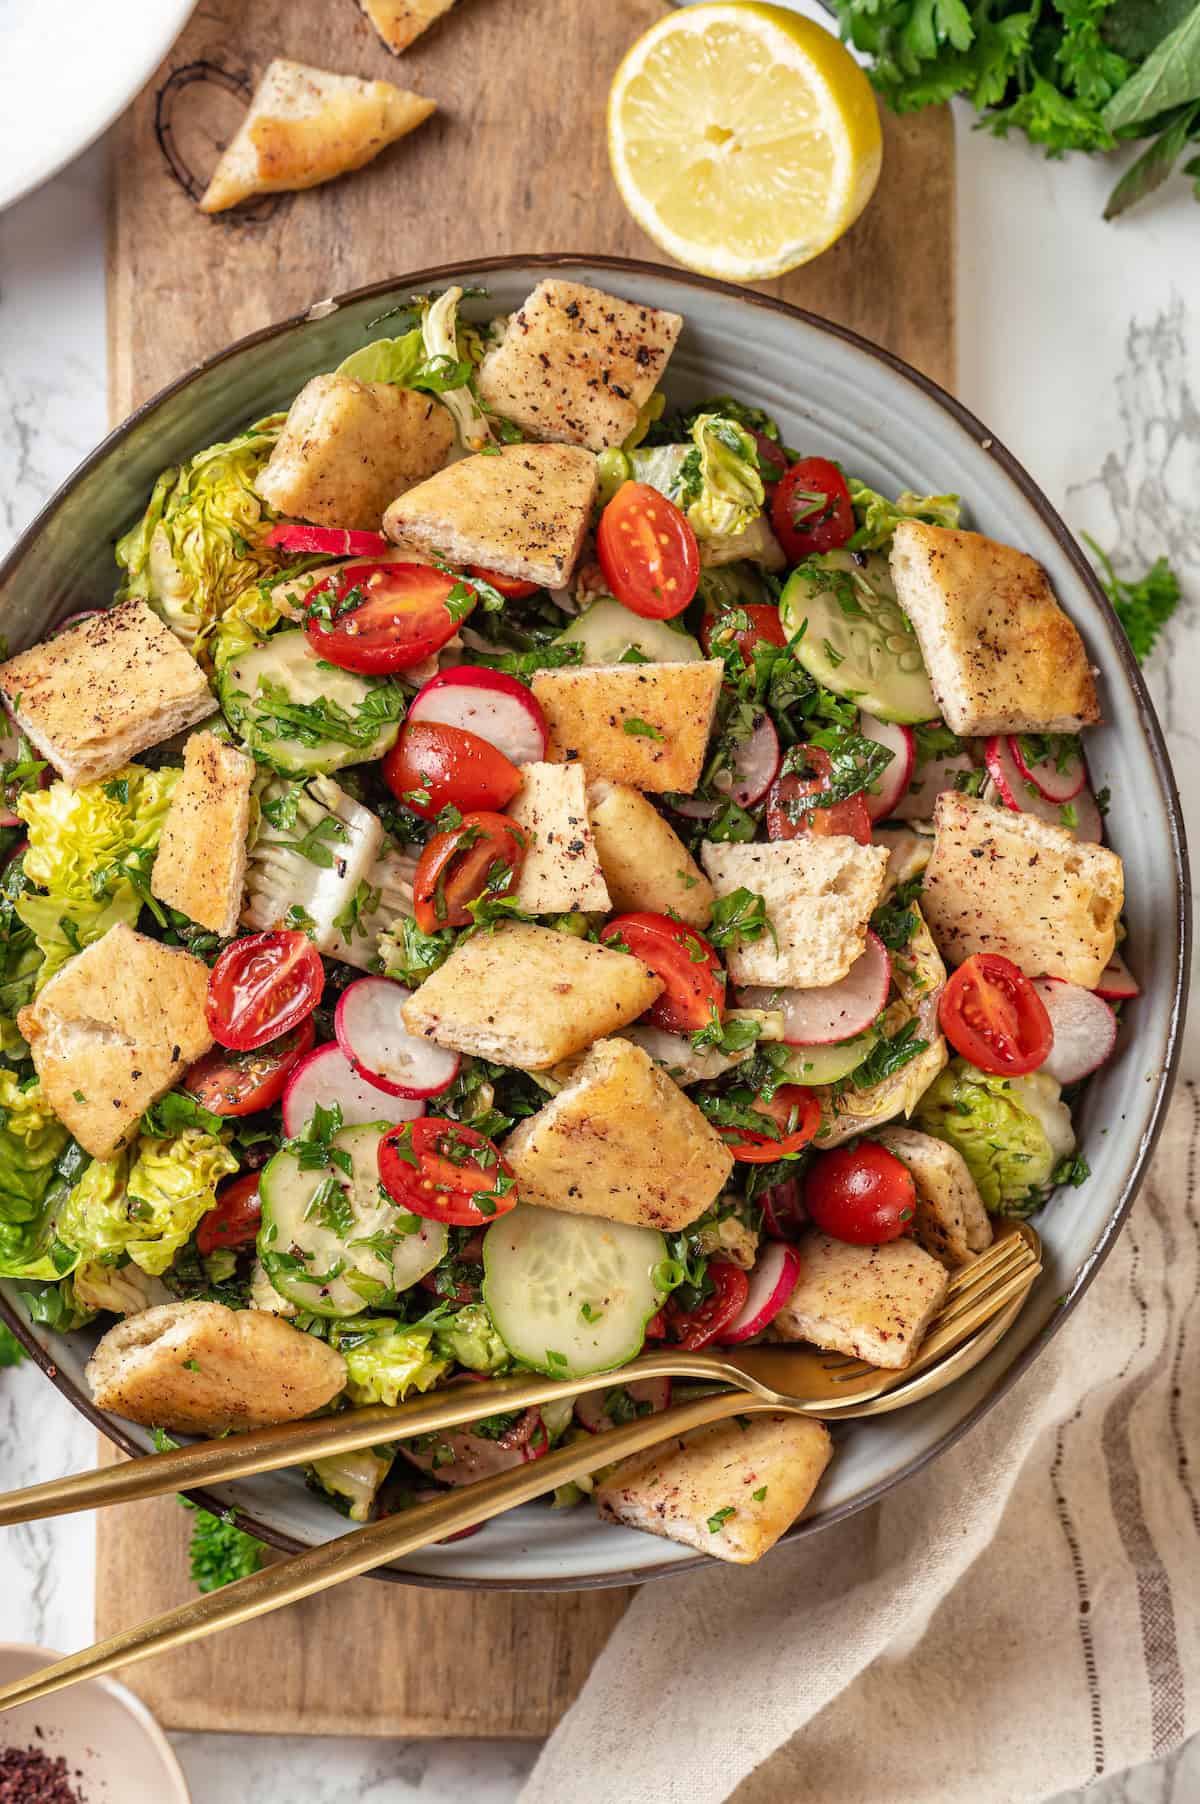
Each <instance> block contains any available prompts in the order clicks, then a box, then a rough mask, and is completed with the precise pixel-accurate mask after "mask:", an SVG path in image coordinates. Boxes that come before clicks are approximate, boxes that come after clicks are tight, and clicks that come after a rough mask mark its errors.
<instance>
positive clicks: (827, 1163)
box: [804, 1140, 917, 1246]
mask: <svg viewBox="0 0 1200 1804" xmlns="http://www.w3.org/2000/svg"><path fill="white" fill-rule="evenodd" d="M804 1204H805V1207H806V1209H807V1210H808V1213H809V1216H810V1218H811V1220H812V1221H813V1223H814V1224H815V1225H816V1226H817V1227H818V1228H820V1230H821V1232H822V1234H830V1235H832V1236H833V1238H834V1240H848V1241H849V1242H850V1244H851V1245H852V1246H881V1245H882V1244H883V1242H884V1241H886V1240H898V1239H899V1238H900V1236H901V1235H902V1234H908V1233H909V1232H911V1229H912V1224H913V1218H914V1216H915V1214H916V1209H917V1191H916V1185H915V1184H914V1183H913V1180H912V1173H911V1172H910V1171H909V1169H908V1167H907V1166H906V1165H902V1164H901V1162H900V1160H899V1159H897V1157H896V1155H895V1154H894V1153H890V1152H889V1151H888V1150H887V1148H886V1147H885V1146H880V1145H878V1143H877V1142H876V1141H874V1140H859V1141H858V1142H857V1143H856V1144H854V1145H852V1146H838V1147H835V1148H834V1150H833V1151H832V1152H828V1153H818V1154H817V1156H816V1158H815V1159H814V1160H813V1162H812V1164H811V1165H810V1166H809V1168H808V1171H807V1172H806V1174H805V1180H804Z"/></svg>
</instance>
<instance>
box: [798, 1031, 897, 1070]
mask: <svg viewBox="0 0 1200 1804" xmlns="http://www.w3.org/2000/svg"><path fill="white" fill-rule="evenodd" d="M878 1038H879V1029H878V1028H877V1027H868V1029H867V1031H866V1033H865V1034H855V1036H854V1038H853V1039H852V1040H839V1041H838V1042H837V1043H836V1045H833V1046H793V1047H792V1049H791V1051H790V1052H789V1053H788V1062H787V1081H788V1083H789V1084H835V1083H836V1082H837V1080H838V1078H839V1077H849V1075H850V1073H851V1072H852V1071H854V1070H857V1068H858V1066H859V1065H861V1064H862V1062H863V1060H864V1059H865V1058H866V1056H867V1054H868V1053H869V1052H870V1051H871V1049H872V1047H873V1046H874V1045H875V1042H876V1041H877V1040H878Z"/></svg>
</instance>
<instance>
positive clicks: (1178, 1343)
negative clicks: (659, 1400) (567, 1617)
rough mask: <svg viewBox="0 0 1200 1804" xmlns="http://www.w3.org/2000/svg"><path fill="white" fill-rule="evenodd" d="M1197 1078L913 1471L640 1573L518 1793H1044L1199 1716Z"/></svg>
mask: <svg viewBox="0 0 1200 1804" xmlns="http://www.w3.org/2000/svg"><path fill="white" fill-rule="evenodd" d="M1198 1149H1200V1092H1198V1091H1197V1089H1196V1088H1195V1086H1193V1085H1192V1084H1186V1085H1182V1086H1181V1087H1180V1090H1179V1092H1178V1094H1177V1096H1176V1099H1175V1102H1174V1104H1173V1106H1172V1109H1171V1111H1170V1114H1169V1117H1168V1120H1167V1124H1166V1128H1165V1130H1164V1133H1163V1136H1162V1139H1161V1141H1160V1144H1159V1148H1158V1152H1157V1155H1156V1157H1155V1161H1154V1165H1153V1168H1152V1171H1151V1175H1150V1178H1149V1180H1148V1182H1147V1183H1146V1185H1145V1186H1144V1188H1143V1190H1142V1192H1141V1194H1140V1196H1139V1197H1138V1200H1137V1201H1136V1203H1135V1204H1134V1207H1133V1210H1132V1212H1131V1215H1130V1218H1129V1220H1128V1222H1127V1224H1126V1226H1125V1229H1124V1232H1123V1233H1122V1234H1121V1236H1120V1238H1119V1239H1118V1241H1117V1244H1116V1246H1115V1247H1114V1249H1113V1251H1112V1253H1111V1254H1110V1256H1109V1258H1108V1260H1107V1262H1106V1264H1105V1265H1104V1267H1103V1269H1102V1270H1101V1271H1100V1273H1099V1275H1098V1276H1097V1278H1096V1279H1095V1281H1094V1283H1093V1284H1092V1286H1091V1289H1090V1290H1089V1291H1088V1293H1087V1295H1086V1296H1085V1298H1084V1299H1083V1301H1082V1303H1081V1304H1080V1306H1079V1308H1078V1309H1077V1310H1076V1311H1075V1313H1074V1315H1073V1316H1072V1318H1071V1319H1070V1320H1069V1321H1068V1322H1067V1323H1066V1324H1065V1325H1064V1327H1063V1329H1062V1331H1061V1333H1060V1334H1059V1335H1058V1336H1057V1337H1056V1339H1055V1340H1054V1341H1053V1342H1052V1343H1051V1345H1050V1347H1049V1348H1048V1349H1047V1351H1046V1353H1045V1354H1044V1355H1043V1356H1042V1358H1041V1359H1040V1360H1039V1361H1038V1362H1037V1363H1036V1364H1035V1365H1034V1367H1033V1368H1032V1369H1031V1370H1030V1371H1029V1372H1028V1373H1026V1375H1025V1376H1024V1378H1023V1379H1022V1380H1021V1381H1020V1382H1019V1383H1018V1384H1017V1385H1016V1386H1015V1387H1014V1389H1013V1391H1012V1392H1010V1394H1009V1395H1008V1397H1006V1398H1005V1400H1004V1401H1003V1402H1002V1403H1000V1404H999V1405H997V1407H996V1408H995V1409H994V1410H993V1411H992V1412H991V1414H990V1415H988V1416H987V1417H986V1418H985V1419H984V1420H983V1421H982V1422H981V1423H979V1424H978V1425H977V1426H976V1427H975V1428H974V1429H973V1430H972V1431H971V1433H969V1434H968V1435H966V1436H965V1437H964V1438H963V1439H962V1440H961V1441H959V1442H958V1443H957V1444H956V1445H955V1446H954V1447H953V1448H951V1449H950V1451H949V1452H948V1453H946V1454H945V1455H944V1456H943V1457H942V1458H941V1459H940V1460H938V1461H937V1462H936V1463H935V1464H934V1465H933V1466H932V1467H931V1468H930V1469H929V1470H928V1471H927V1472H925V1473H923V1474H921V1475H920V1476H919V1477H917V1478H914V1479H913V1480H911V1481H910V1482H909V1483H908V1484H906V1485H902V1486H901V1487H900V1489H899V1490H898V1491H896V1492H894V1493H893V1494H892V1495H891V1496H890V1497H888V1498H886V1499H885V1500H884V1501H883V1502H882V1503H880V1504H878V1505H876V1506H875V1507H874V1508H872V1509H869V1510H864V1511H862V1512H860V1513H859V1514H858V1515H857V1516H855V1517H853V1518H851V1520H849V1521H848V1522H845V1523H841V1524H839V1525H837V1526H836V1527H833V1528H830V1529H829V1530H828V1531H826V1532H825V1533H824V1534H821V1535H818V1536H816V1537H815V1539H814V1540H812V1541H809V1542H806V1543H804V1544H803V1545H801V1546H798V1547H795V1548H782V1549H780V1550H778V1551H777V1552H776V1553H775V1554H773V1555H772V1556H770V1557H769V1558H768V1559H767V1560H765V1561H764V1562H763V1563H762V1565H760V1566H756V1567H750V1568H737V1567H714V1568H713V1569H712V1570H711V1571H705V1572H703V1573H699V1574H697V1575H696V1576H695V1577H692V1578H688V1579H680V1580H678V1581H675V1582H673V1583H664V1584H661V1585H651V1586H648V1587H647V1588H646V1589H644V1590H643V1591H642V1592H640V1594H639V1595H638V1597H637V1598H636V1599H635V1601H634V1603H633V1605H632V1607H631V1608H630V1610H629V1611H628V1613H627V1614H626V1616H625V1618H624V1620H623V1621H622V1622H621V1623H620V1624H619V1625H618V1627H617V1629H616V1631H615V1633H614V1634H613V1637H612V1640H611V1641H610V1643H609V1645H608V1647H607V1648H606V1649H605V1651H604V1653H603V1654H602V1655H601V1657H600V1659H599V1660H598V1661H597V1662H596V1665H595V1668H594V1669H593V1672H592V1675H591V1677H590V1678H589V1680H588V1683H587V1685H586V1687H585V1689H584V1691H583V1693H582V1695H581V1696H580V1698H579V1701H578V1702H577V1703H576V1705H575V1706H574V1708H573V1709H572V1710H571V1711H570V1712H569V1714H568V1715H567V1716H566V1717H565V1719H564V1720H563V1722H562V1724H561V1725H560V1727H559V1728H558V1730H557V1731H556V1733H555V1734H554V1735H553V1736H552V1738H551V1740H550V1741H549V1743H548V1744H547V1747H546V1750H545V1752H544V1753H543V1755H542V1758H541V1760H540V1761H539V1763H538V1765H537V1767H536V1768H535V1769H534V1772H533V1774H532V1776H531V1777H530V1779H529V1781H528V1783H527V1785H526V1787H525V1789H524V1791H523V1792H522V1793H521V1799H520V1804H568V1801H569V1800H571V1801H573V1800H576V1799H581V1798H607V1799H614V1800H617V1801H618V1804H721V1801H722V1800H725V1799H728V1798H731V1797H733V1798H736V1799H737V1804H1033V1801H1034V1800H1038V1799H1048V1798H1052V1797H1054V1795H1055V1794H1056V1793H1058V1792H1060V1791H1063V1790H1067V1789H1069V1788H1072V1787H1077V1786H1083V1785H1086V1784H1087V1783H1089V1781H1091V1780H1092V1779H1094V1778H1095V1777H1096V1776H1098V1775H1099V1774H1102V1773H1114V1772H1119V1771H1121V1770H1123V1769H1124V1768H1126V1767H1129V1766H1133V1765H1136V1764H1139V1763H1141V1762H1143V1761H1146V1760H1149V1759H1152V1758H1154V1757H1156V1756H1160V1755H1163V1754H1166V1753H1168V1752H1169V1751H1170V1750H1171V1749H1173V1748H1175V1747H1176V1746H1177V1745H1178V1744H1179V1743H1180V1742H1181V1741H1182V1740H1184V1739H1185V1738H1186V1737H1187V1736H1188V1735H1190V1734H1192V1733H1194V1732H1195V1731H1196V1730H1197V1728H1200V1385H1197V1383H1196V1379H1195V1375H1194V1374H1195V1366H1196V1359H1197V1354H1198V1352H1200V1306H1198V1303H1197V1295H1198V1287H1200V1208H1198V1199H1197V1195H1196V1178H1197V1151H1198Z"/></svg>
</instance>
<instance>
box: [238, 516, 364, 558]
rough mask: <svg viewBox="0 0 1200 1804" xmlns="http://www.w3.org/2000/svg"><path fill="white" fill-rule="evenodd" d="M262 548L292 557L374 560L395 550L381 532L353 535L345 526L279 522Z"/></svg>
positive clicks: (264, 541)
mask: <svg viewBox="0 0 1200 1804" xmlns="http://www.w3.org/2000/svg"><path fill="white" fill-rule="evenodd" d="M263 544H264V545H270V546H273V547H275V548H277V549H278V550H280V551H283V552H287V553H290V554H291V555H292V556H295V557H299V556H300V555H302V554H304V555H308V556H312V555H314V554H315V555H316V556H318V557H334V558H341V557H365V558H370V557H377V556H378V555H379V553H380V552H383V551H392V550H393V549H394V547H393V545H392V542H391V540H390V539H388V538H385V537H384V535H383V533H381V532H354V531H352V530H350V529H349V528H347V527H344V526H303V525H301V524H300V523H299V522H298V521H294V520H281V521H279V523H278V524H277V525H275V526H273V527H272V528H271V530H270V532H269V533H268V534H267V536H266V538H265V539H264V540H263Z"/></svg>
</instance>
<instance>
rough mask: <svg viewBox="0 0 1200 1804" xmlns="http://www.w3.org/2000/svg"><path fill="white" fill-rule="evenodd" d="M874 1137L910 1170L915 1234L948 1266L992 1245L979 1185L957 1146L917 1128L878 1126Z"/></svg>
mask: <svg viewBox="0 0 1200 1804" xmlns="http://www.w3.org/2000/svg"><path fill="white" fill-rule="evenodd" d="M874 1138H875V1139H876V1140H878V1141H879V1144H880V1145H881V1146H886V1148H887V1150H888V1151H889V1152H890V1153H894V1154H895V1156H896V1158H897V1159H899V1161H900V1163H901V1164H902V1165H906V1166H907V1167H908V1169H909V1171H910V1172H911V1173H912V1180H913V1184H914V1186H915V1188H916V1192H917V1211H916V1218H915V1220H914V1222H913V1227H912V1235H913V1239H914V1240H915V1241H916V1243H917V1245H918V1246H919V1247H924V1249H925V1251H926V1252H927V1253H932V1254H933V1256H934V1258H935V1259H938V1260H940V1261H941V1263H942V1264H943V1265H944V1266H946V1267H947V1268H948V1269H949V1270H950V1271H953V1270H954V1269H955V1268H956V1267H957V1266H960V1265H966V1264H967V1263H968V1261H969V1260H970V1259H971V1258H972V1257H973V1256H974V1255H975V1254H976V1253H981V1252H982V1251H983V1249H984V1248H985V1247H990V1246H991V1244H992V1223H991V1219H990V1217H989V1215H988V1212H987V1207H986V1205H985V1203H984V1200H983V1198H982V1197H981V1196H980V1194H979V1186H978V1184H977V1183H976V1182H975V1180H974V1178H973V1177H972V1176H971V1173H970V1170H969V1168H968V1166H967V1162H966V1160H965V1159H964V1158H963V1156H962V1154H961V1153H960V1152H959V1150H958V1148H957V1147H955V1146H951V1145H950V1144H949V1142H948V1141H946V1140H935V1139H934V1137H933V1135H932V1134H922V1133H919V1132H918V1131H917V1129H916V1128H910V1127H900V1126H898V1125H894V1126H892V1127H884V1128H880V1129H879V1130H878V1132H877V1133H876V1134H875V1136H874Z"/></svg>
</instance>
